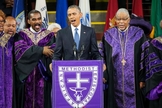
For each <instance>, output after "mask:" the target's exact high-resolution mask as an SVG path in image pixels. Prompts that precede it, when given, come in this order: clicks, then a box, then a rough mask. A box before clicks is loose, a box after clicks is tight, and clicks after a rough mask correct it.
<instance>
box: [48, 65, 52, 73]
mask: <svg viewBox="0 0 162 108" xmlns="http://www.w3.org/2000/svg"><path fill="white" fill-rule="evenodd" d="M49 68H50V71H51V72H52V63H50V65H49Z"/></svg>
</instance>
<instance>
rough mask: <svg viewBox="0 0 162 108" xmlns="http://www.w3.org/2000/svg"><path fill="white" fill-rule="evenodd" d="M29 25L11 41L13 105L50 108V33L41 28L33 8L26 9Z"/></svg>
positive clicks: (52, 43) (51, 53)
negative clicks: (13, 85)
mask: <svg viewBox="0 0 162 108" xmlns="http://www.w3.org/2000/svg"><path fill="white" fill-rule="evenodd" d="M28 24H30V27H29V28H27V29H24V30H22V31H20V32H19V35H20V36H19V37H17V38H16V42H15V59H16V64H15V71H16V79H17V80H16V81H17V83H16V84H17V85H16V89H17V90H16V92H17V93H16V94H17V97H16V99H18V100H17V103H16V104H17V107H16V108H51V83H52V82H51V79H52V77H51V72H50V70H49V63H51V62H52V59H51V58H52V55H53V53H54V50H53V48H54V46H55V43H54V42H55V37H54V33H52V32H50V31H49V30H46V29H43V28H42V16H41V13H40V12H39V11H37V10H31V11H30V12H29V13H28Z"/></svg>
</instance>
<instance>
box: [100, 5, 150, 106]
mask: <svg viewBox="0 0 162 108" xmlns="http://www.w3.org/2000/svg"><path fill="white" fill-rule="evenodd" d="M115 22H116V26H115V27H112V28H110V29H108V30H107V31H106V32H105V33H104V37H103V39H102V45H101V46H102V51H101V54H102V56H103V58H104V61H105V64H106V70H105V74H104V75H105V76H104V78H105V80H106V83H107V84H108V88H107V93H108V94H105V99H107V100H105V101H104V102H105V107H104V108H144V100H143V98H144V95H142V88H143V87H144V86H145V84H144V82H145V72H144V71H141V69H142V68H143V67H144V66H145V65H144V64H143V61H144V60H145V58H146V56H147V51H148V46H149V42H148V39H147V38H146V36H145V34H144V31H143V30H142V29H140V28H139V27H135V26H130V24H129V23H130V15H129V12H128V10H127V9H125V8H120V9H119V10H118V11H117V12H116V14H115Z"/></svg>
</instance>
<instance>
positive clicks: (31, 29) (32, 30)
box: [29, 27, 41, 33]
mask: <svg viewBox="0 0 162 108" xmlns="http://www.w3.org/2000/svg"><path fill="white" fill-rule="evenodd" d="M29 29H30V31H31V32H33V33H39V32H41V30H39V31H38V32H36V31H35V30H34V29H33V28H32V27H30V28H29Z"/></svg>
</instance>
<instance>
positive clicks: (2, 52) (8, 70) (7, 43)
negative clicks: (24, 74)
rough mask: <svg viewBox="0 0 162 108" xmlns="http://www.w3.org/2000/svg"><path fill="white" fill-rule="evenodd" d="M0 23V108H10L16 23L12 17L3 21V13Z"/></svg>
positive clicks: (0, 16)
mask: <svg viewBox="0 0 162 108" xmlns="http://www.w3.org/2000/svg"><path fill="white" fill-rule="evenodd" d="M0 22H1V23H0V24H1V25H0V26H1V27H0V28H4V32H3V33H2V34H1V36H0V93H1V98H0V107H1V108H12V97H13V70H14V68H13V67H14V64H13V60H14V59H13V46H14V35H15V32H16V21H15V19H14V18H13V17H7V18H6V19H5V15H4V13H3V12H2V11H0ZM2 24H3V25H4V26H3V25H2ZM0 30H3V29H0ZM1 32H2V31H1Z"/></svg>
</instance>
